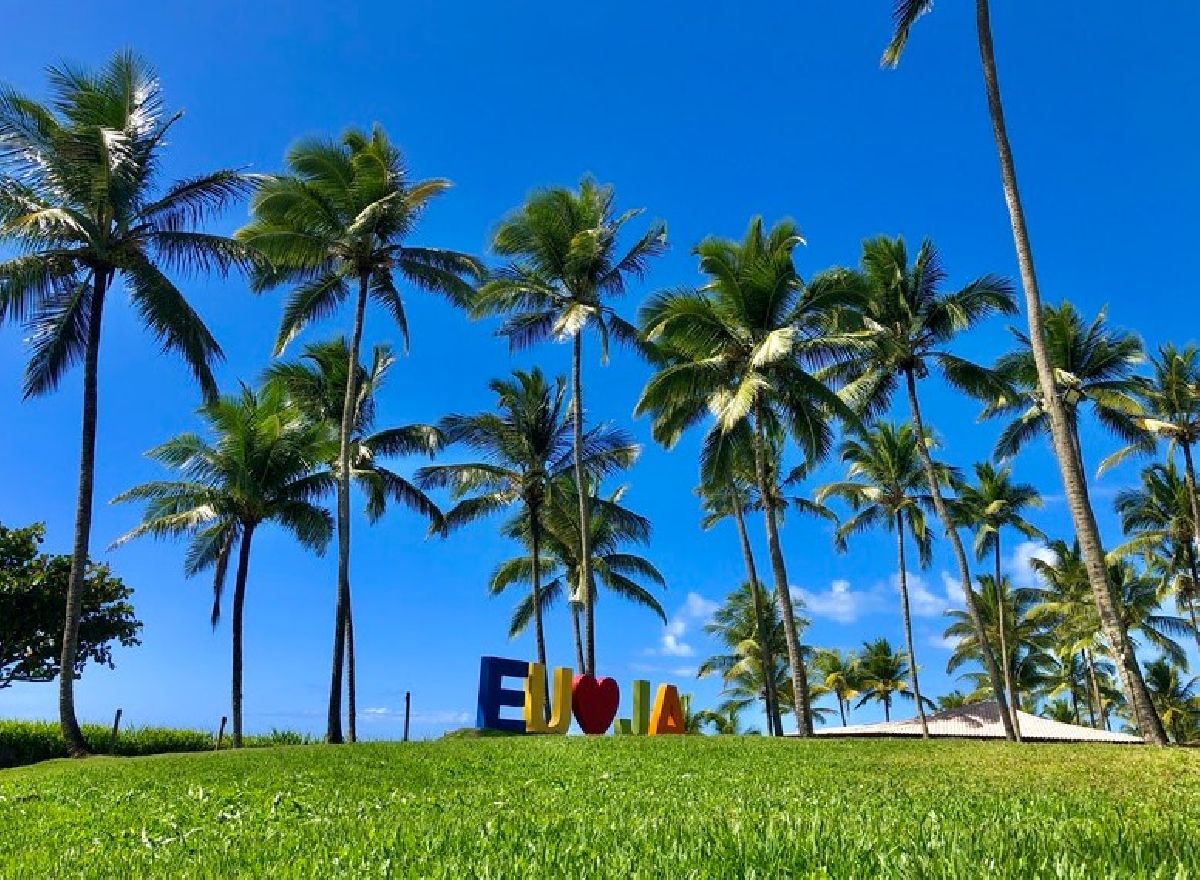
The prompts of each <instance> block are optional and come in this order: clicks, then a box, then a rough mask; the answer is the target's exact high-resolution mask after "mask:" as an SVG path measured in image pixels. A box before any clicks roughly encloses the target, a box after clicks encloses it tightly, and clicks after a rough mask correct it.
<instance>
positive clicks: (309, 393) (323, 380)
mask: <svg viewBox="0 0 1200 880" xmlns="http://www.w3.org/2000/svg"><path fill="white" fill-rule="evenodd" d="M395 362H396V359H395V358H394V357H393V356H392V351H391V348H390V347H389V346H386V345H376V346H375V348H374V350H373V352H372V357H371V366H370V367H369V368H368V367H364V366H362V365H361V364H360V365H359V367H358V370H357V373H358V375H357V377H355V379H354V382H355V387H356V389H357V390H356V392H355V398H354V415H353V419H352V422H351V427H350V476H351V479H352V480H353V481H354V483H355V484H356V485H357V486H358V487H359V488H360V489H361V490H362V491H363V492H364V494H365V495H366V513H367V520H368V522H370V523H371V524H374V523H376V522H378V521H379V519H380V517H382V516H383V514H384V512H385V511H386V510H387V506H388V503H389V502H395V503H397V504H400V505H402V506H404V507H407V508H408V509H409V510H412V511H414V512H415V513H418V514H420V515H421V516H423V517H425V518H426V519H428V520H429V521H430V522H431V523H434V524H437V523H439V522H440V521H441V516H442V514H441V511H439V510H438V508H437V505H436V504H434V503H433V502H432V501H430V500H429V498H428V497H427V496H426V495H425V493H424V492H422V491H421V490H420V489H418V488H417V487H416V486H415V485H413V483H412V482H410V481H409V480H407V479H406V478H405V477H403V476H402V475H400V474H398V473H397V472H396V471H394V470H392V469H391V468H389V467H387V466H386V465H385V464H384V463H383V459H384V458H386V457H388V456H399V455H433V454H434V453H435V452H437V451H438V449H439V448H441V446H442V442H443V441H442V437H441V434H440V433H439V432H438V431H437V429H436V428H433V427H431V426H429V425H404V426H401V427H396V428H386V429H384V430H381V431H374V430H373V429H374V427H375V395H376V394H377V393H378V392H379V389H380V388H381V387H382V386H383V383H384V381H385V379H386V377H387V374H388V372H389V371H390V370H391V368H392V366H393V365H394V364H395ZM349 365H350V346H349V344H348V343H347V342H346V339H345V337H341V336H339V337H337V338H336V339H332V340H329V341H327V342H316V343H312V344H310V345H306V346H305V347H304V353H303V354H302V355H301V357H300V359H299V360H298V361H292V362H284V363H278V364H275V365H273V366H272V367H271V368H270V369H268V370H267V381H268V382H272V383H278V384H279V385H280V386H281V387H282V388H283V390H284V392H285V393H286V394H287V395H289V396H290V397H291V398H292V399H293V400H294V401H295V402H296V404H297V405H298V406H299V407H300V409H301V411H302V412H303V413H304V414H305V415H306V416H307V417H308V418H309V419H311V420H313V421H315V422H320V423H322V424H324V425H326V426H327V428H328V429H329V430H330V431H331V432H332V433H333V434H334V435H337V433H338V430H339V428H340V426H341V418H342V402H343V394H344V392H345V388H346V383H347V373H348V371H349V369H350V367H349ZM339 452H340V450H339V449H334V450H333V455H332V457H331V458H330V460H329V461H328V462H326V465H327V467H328V469H329V471H330V473H331V474H333V476H334V479H333V481H332V483H331V485H333V486H335V487H336V485H337V479H336V477H337V473H338V467H339ZM345 650H346V697H347V711H346V718H347V721H348V725H347V731H346V732H347V735H348V738H349V740H350V742H355V741H357V739H358V727H357V718H358V712H357V698H356V693H357V691H356V675H357V671H356V664H355V654H354V615H353V610H352V608H351V607H350V606H349V605H347V606H346V629H345Z"/></svg>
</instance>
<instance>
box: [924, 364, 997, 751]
mask: <svg viewBox="0 0 1200 880" xmlns="http://www.w3.org/2000/svg"><path fill="white" fill-rule="evenodd" d="M904 378H905V383H906V385H907V388H908V407H909V410H910V411H911V414H912V421H913V428H914V429H915V430H916V432H917V451H918V452H919V453H920V455H921V463H922V465H924V467H925V479H926V480H927V481H928V482H929V494H930V495H931V496H932V497H933V507H934V510H936V511H937V515H938V519H940V520H941V521H942V528H943V529H944V530H945V533H946V537H947V538H948V539H949V541H950V546H951V547H952V548H953V549H954V558H955V560H957V562H958V576H959V579H960V580H961V581H962V590H963V597H964V598H965V599H966V602H967V613H968V615H970V617H971V623H972V624H973V625H974V627H975V635H976V636H977V637H978V638H979V653H980V654H981V655H982V657H983V668H984V669H985V670H986V671H987V674H988V679H989V680H990V681H991V683H992V693H994V694H995V695H996V702H997V703H998V704H999V708H1000V721H1001V723H1002V724H1003V725H1004V738H1005V739H1008V740H1012V741H1014V742H1015V741H1016V740H1017V733H1016V731H1015V730H1013V726H1012V716H1011V715H1010V714H1009V712H1008V699H1007V697H1006V696H1005V693H1004V678H1003V676H1001V674H1000V669H999V667H998V666H997V665H996V655H995V654H993V653H992V646H991V645H990V644H988V639H987V630H986V629H985V628H984V626H983V615H982V614H980V613H979V601H978V599H977V597H976V596H975V590H974V588H973V587H972V586H971V569H970V567H969V566H968V565H967V553H966V551H965V550H963V545H962V538H960V537H959V535H958V530H957V529H956V528H955V527H954V523H953V521H952V520H951V519H950V513H949V511H948V510H947V509H946V500H945V499H944V498H943V497H942V487H941V485H940V483H939V481H938V476H937V470H936V469H935V468H934V466H933V458H932V457H931V456H930V455H929V447H928V446H927V445H926V443H925V423H924V420H923V419H922V418H921V403H920V401H919V400H918V399H917V378H916V376H915V375H913V371H912V369H911V368H909V369H907V370H905V371H904Z"/></svg>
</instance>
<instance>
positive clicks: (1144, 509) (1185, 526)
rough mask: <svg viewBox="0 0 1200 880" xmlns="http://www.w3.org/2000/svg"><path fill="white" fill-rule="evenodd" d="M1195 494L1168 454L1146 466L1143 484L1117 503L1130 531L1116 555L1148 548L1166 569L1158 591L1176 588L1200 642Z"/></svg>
mask: <svg viewBox="0 0 1200 880" xmlns="http://www.w3.org/2000/svg"><path fill="white" fill-rule="evenodd" d="M1193 500H1194V498H1193V494H1192V491H1191V487H1190V486H1189V485H1188V481H1187V479H1186V478H1184V477H1182V476H1180V474H1179V471H1178V469H1177V468H1176V467H1175V462H1174V461H1172V460H1170V459H1168V460H1167V463H1166V464H1156V465H1151V466H1150V467H1148V468H1146V469H1145V470H1143V471H1142V486H1141V488H1138V489H1125V490H1122V491H1121V492H1119V493H1117V497H1116V500H1115V501H1114V503H1113V504H1114V507H1115V509H1116V511H1117V515H1118V516H1119V517H1120V518H1121V529H1122V530H1123V531H1124V532H1125V534H1126V535H1127V536H1128V537H1129V539H1128V540H1127V541H1126V542H1125V543H1124V544H1122V545H1121V546H1120V547H1118V548H1116V549H1115V550H1114V551H1113V555H1114V556H1119V557H1121V556H1126V555H1128V554H1129V553H1132V552H1135V551H1139V550H1140V551H1142V552H1143V553H1144V554H1145V559H1146V562H1147V564H1148V565H1149V566H1150V568H1151V569H1152V570H1157V571H1158V572H1160V573H1161V575H1162V578H1161V580H1160V583H1159V591H1160V592H1163V593H1166V592H1171V593H1174V594H1175V601H1176V604H1177V605H1178V607H1179V608H1180V610H1186V611H1187V613H1188V616H1189V618H1190V619H1191V625H1192V632H1193V635H1194V636H1195V639H1196V646H1197V647H1198V648H1200V622H1198V621H1197V611H1196V604H1197V600H1198V599H1200V596H1198V595H1197V584H1200V560H1197V555H1196V545H1195V543H1194V542H1193V540H1192V539H1193V536H1194V535H1195V527H1194V525H1193V522H1194V521H1193V519H1192V509H1193V508H1192V502H1193Z"/></svg>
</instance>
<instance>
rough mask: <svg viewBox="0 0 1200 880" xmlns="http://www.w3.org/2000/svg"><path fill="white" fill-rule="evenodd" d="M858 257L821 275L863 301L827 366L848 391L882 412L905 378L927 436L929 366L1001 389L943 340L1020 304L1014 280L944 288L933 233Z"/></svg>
mask: <svg viewBox="0 0 1200 880" xmlns="http://www.w3.org/2000/svg"><path fill="white" fill-rule="evenodd" d="M861 262H862V266H861V269H859V270H846V269H838V270H834V271H832V272H830V273H827V275H826V276H824V277H823V278H822V279H821V280H820V283H821V285H822V286H826V285H828V286H832V287H834V288H846V289H848V290H850V291H852V292H854V293H855V294H857V298H858V302H857V304H856V307H854V308H851V309H843V310H841V311H840V312H839V313H837V314H836V315H835V321H834V328H835V330H836V331H838V332H840V333H842V334H845V335H846V336H848V337H849V338H850V339H852V340H855V341H856V342H857V343H858V350H857V351H856V352H855V353H854V356H852V357H848V358H844V359H842V360H841V361H840V362H838V363H835V364H834V365H832V366H831V367H829V368H827V369H826V370H825V372H824V374H823V375H825V376H826V377H827V378H831V379H834V380H842V381H845V383H846V384H845V387H843V389H842V391H841V394H842V397H843V399H844V400H846V401H847V402H848V403H849V404H850V405H851V406H852V407H854V408H855V409H857V410H859V411H861V412H863V413H866V414H872V415H874V414H878V413H881V412H883V411H884V410H885V409H886V408H887V407H888V405H889V404H890V403H891V399H892V397H893V395H894V393H895V390H896V387H897V384H898V383H900V382H903V383H904V385H905V388H906V390H907V393H908V406H909V414H910V418H911V419H912V423H913V430H914V432H915V433H916V436H917V437H918V438H925V437H927V436H929V435H928V433H927V431H926V429H925V422H924V418H923V416H922V414H921V404H920V400H919V398H918V396H917V382H918V380H920V379H923V378H925V377H926V376H928V375H929V372H930V370H931V369H936V370H937V371H938V372H939V373H940V374H941V375H942V377H943V378H944V379H945V380H946V381H947V382H948V383H949V384H950V385H951V386H953V387H954V388H957V389H959V390H961V391H965V392H966V393H968V394H971V395H972V396H976V397H988V396H992V397H994V396H995V394H996V393H997V390H998V389H999V388H1000V387H1001V386H1000V383H999V382H998V381H997V379H996V377H995V376H994V375H993V374H992V373H991V372H990V371H988V370H986V369H984V368H983V367H980V366H978V365H976V364H973V363H971V362H970V361H967V360H964V359H963V358H960V357H958V356H957V355H954V354H951V353H950V352H949V351H947V350H946V349H945V346H946V345H947V344H948V343H949V342H950V341H951V340H953V339H954V337H955V336H957V335H958V334H959V333H961V332H963V331H964V330H968V329H970V328H971V327H973V326H974V325H976V324H978V323H980V322H981V321H982V320H984V319H985V318H987V317H989V316H990V315H994V314H1003V313H1008V312H1011V311H1013V310H1014V309H1015V306H1014V304H1013V298H1012V290H1011V288H1010V286H1009V284H1008V282H1007V281H1006V280H1004V279H1003V278H999V277H997V276H994V275H986V276H983V277H982V278H978V279H976V280H975V281H972V282H971V283H969V284H968V285H967V286H966V287H964V288H962V289H961V290H957V291H954V292H952V293H947V292H945V291H943V290H942V285H943V284H944V282H945V279H946V272H945V269H944V268H943V267H942V261H941V257H940V255H939V254H938V251H937V248H935V247H934V245H933V243H932V242H930V241H925V242H923V243H922V244H921V247H920V249H919V250H918V251H917V255H916V257H915V258H914V259H913V261H912V264H911V265H910V264H909V259H908V249H907V248H906V247H905V244H904V240H903V239H902V238H896V239H889V238H885V237H880V238H875V239H870V240H868V241H866V242H864V243H863V254H862V261H861ZM917 452H918V453H919V455H920V457H921V462H922V465H923V466H924V469H925V479H926V482H927V483H928V485H929V495H930V500H931V501H932V502H933V507H934V510H935V511H936V512H937V515H938V519H939V520H941V522H942V527H943V529H944V530H945V534H946V537H947V539H948V540H949V541H950V546H951V548H952V549H953V551H954V557H955V560H956V561H957V563H958V573H959V579H960V581H961V582H962V585H963V595H964V596H965V597H966V601H967V610H968V612H970V615H971V618H972V620H974V621H975V624H976V629H977V630H978V631H979V632H980V633H981V634H982V632H983V624H982V620H981V619H980V616H979V610H978V608H977V602H976V599H975V594H974V590H973V588H972V587H971V583H972V581H971V571H970V566H969V565H968V563H967V554H966V551H964V550H963V545H962V540H961V539H960V538H959V535H958V531H957V529H956V528H955V527H954V520H953V518H952V517H951V516H950V512H949V509H948V507H947V505H946V501H945V499H944V498H943V496H942V490H941V486H940V481H939V479H938V471H937V467H936V465H935V464H934V462H933V458H932V457H931V456H930V453H929V447H928V444H927V443H924V442H918V443H917ZM980 640H981V642H982V652H983V665H984V669H985V670H986V671H987V672H988V674H989V675H992V676H993V678H994V682H993V685H994V690H995V692H996V699H997V701H998V702H999V703H1000V706H1001V713H1000V717H1001V720H1002V721H1003V723H1004V732H1005V735H1006V736H1007V737H1008V738H1009V739H1014V738H1015V737H1016V732H1015V731H1014V730H1013V729H1012V719H1011V718H1010V717H1009V714H1008V712H1007V711H1006V709H1005V703H1006V701H1005V699H1004V693H1003V690H1002V681H1001V677H1000V667H999V665H998V664H997V663H996V659H995V657H994V656H993V653H992V649H991V646H990V645H988V644H987V643H986V641H985V640H983V639H982V636H981V638H980Z"/></svg>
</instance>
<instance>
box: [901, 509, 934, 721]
mask: <svg viewBox="0 0 1200 880" xmlns="http://www.w3.org/2000/svg"><path fill="white" fill-rule="evenodd" d="M896 558H897V562H898V564H899V566H900V619H901V621H902V622H903V624H904V642H905V644H906V645H907V646H908V668H909V671H910V672H911V678H912V689H913V696H914V697H915V698H916V700H917V717H918V718H920V719H921V739H929V722H927V721H926V720H925V707H924V706H923V705H922V704H921V685H920V684H919V683H918V681H917V652H916V651H915V650H914V649H913V637H912V617H911V615H910V614H909V608H908V569H907V567H906V563H905V560H904V513H903V511H899V510H897V511H896Z"/></svg>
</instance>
